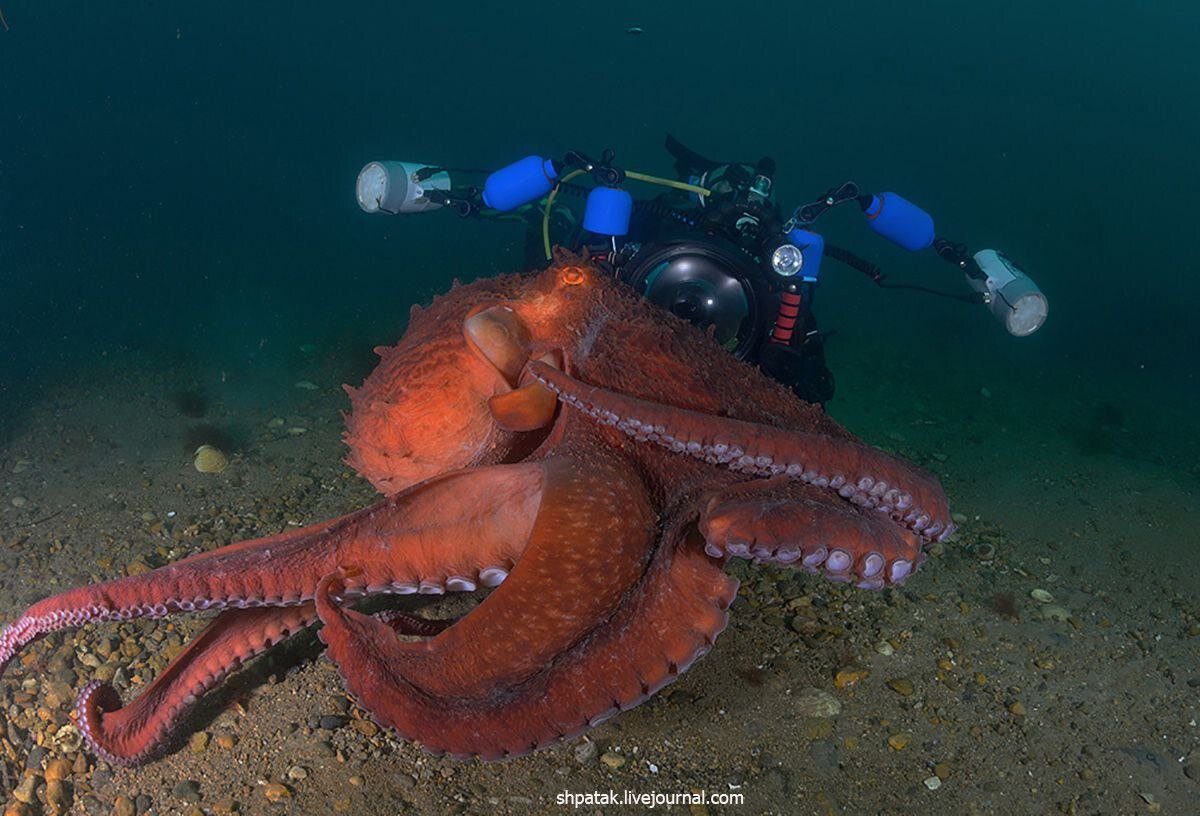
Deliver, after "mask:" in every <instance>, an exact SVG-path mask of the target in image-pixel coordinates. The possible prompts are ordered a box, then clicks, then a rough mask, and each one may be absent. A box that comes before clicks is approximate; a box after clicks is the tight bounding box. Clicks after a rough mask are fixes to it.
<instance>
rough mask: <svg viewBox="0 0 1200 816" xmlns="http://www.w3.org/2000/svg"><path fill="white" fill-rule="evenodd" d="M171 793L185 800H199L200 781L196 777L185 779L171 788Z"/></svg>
mask: <svg viewBox="0 0 1200 816" xmlns="http://www.w3.org/2000/svg"><path fill="white" fill-rule="evenodd" d="M171 795H172V796H174V797H175V798H176V799H182V800H183V801H185V802H199V801H200V798H201V797H200V783H199V782H196V781H195V780H194V779H185V780H183V781H182V782H180V783H178V784H177V785H175V787H173V788H171Z"/></svg>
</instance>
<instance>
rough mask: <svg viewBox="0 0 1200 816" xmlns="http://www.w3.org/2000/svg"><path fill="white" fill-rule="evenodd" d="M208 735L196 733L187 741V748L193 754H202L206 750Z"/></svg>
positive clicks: (203, 732)
mask: <svg viewBox="0 0 1200 816" xmlns="http://www.w3.org/2000/svg"><path fill="white" fill-rule="evenodd" d="M208 740H209V734H208V732H207V731H197V732H196V733H195V734H192V736H191V737H190V738H189V739H188V748H190V749H191V751H192V753H193V754H203V753H204V751H205V749H206V748H208Z"/></svg>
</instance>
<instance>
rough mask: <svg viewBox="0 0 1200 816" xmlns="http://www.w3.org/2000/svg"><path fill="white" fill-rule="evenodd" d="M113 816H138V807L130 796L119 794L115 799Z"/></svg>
mask: <svg viewBox="0 0 1200 816" xmlns="http://www.w3.org/2000/svg"><path fill="white" fill-rule="evenodd" d="M112 812H113V816H137V808H136V807H134V804H133V800H132V799H130V798H129V797H128V796H118V797H117V798H116V799H114V800H113V809H112Z"/></svg>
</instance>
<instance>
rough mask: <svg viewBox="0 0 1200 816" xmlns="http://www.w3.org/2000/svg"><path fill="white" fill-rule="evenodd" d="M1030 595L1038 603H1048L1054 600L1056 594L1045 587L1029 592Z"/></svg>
mask: <svg viewBox="0 0 1200 816" xmlns="http://www.w3.org/2000/svg"><path fill="white" fill-rule="evenodd" d="M1029 597H1030V598H1033V599H1034V600H1035V601H1037V602H1038V603H1044V604H1048V603H1051V602H1053V601H1054V596H1053V595H1051V594H1050V593H1049V592H1047V591H1046V590H1044V589H1040V588H1039V589H1035V590H1033V591H1031V592H1030V593H1029Z"/></svg>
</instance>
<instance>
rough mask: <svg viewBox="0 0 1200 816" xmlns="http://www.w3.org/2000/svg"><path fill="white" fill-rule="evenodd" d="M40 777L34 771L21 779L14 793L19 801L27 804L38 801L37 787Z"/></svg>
mask: <svg viewBox="0 0 1200 816" xmlns="http://www.w3.org/2000/svg"><path fill="white" fill-rule="evenodd" d="M39 781H40V777H39V776H38V775H37V774H35V773H33V774H29V775H28V776H26V777H25V778H24V779H22V780H21V783H20V784H19V785H17V786H16V787H15V788H13V792H12V795H13V797H14V798H15V799H16V800H17V801H18V802H24V803H25V804H27V805H32V804H33V803H34V802H36V801H37V787H38V782H39Z"/></svg>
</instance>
